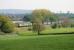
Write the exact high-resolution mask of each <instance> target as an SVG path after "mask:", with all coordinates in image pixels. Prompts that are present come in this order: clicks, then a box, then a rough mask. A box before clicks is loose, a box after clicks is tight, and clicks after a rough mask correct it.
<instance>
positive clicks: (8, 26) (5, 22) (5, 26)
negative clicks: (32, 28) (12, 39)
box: [0, 16, 15, 33]
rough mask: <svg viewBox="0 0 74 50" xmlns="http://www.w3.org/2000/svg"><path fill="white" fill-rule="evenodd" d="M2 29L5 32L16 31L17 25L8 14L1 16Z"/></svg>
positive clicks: (0, 26)
mask: <svg viewBox="0 0 74 50" xmlns="http://www.w3.org/2000/svg"><path fill="white" fill-rule="evenodd" d="M0 29H1V31H2V32H4V33H11V32H13V31H14V29H15V26H14V24H13V23H12V21H11V20H10V18H8V17H7V16H0Z"/></svg>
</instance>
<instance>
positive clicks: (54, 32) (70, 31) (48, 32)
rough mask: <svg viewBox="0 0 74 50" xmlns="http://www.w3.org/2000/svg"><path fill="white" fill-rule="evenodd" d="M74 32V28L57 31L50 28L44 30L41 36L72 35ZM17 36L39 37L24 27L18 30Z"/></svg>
mask: <svg viewBox="0 0 74 50" xmlns="http://www.w3.org/2000/svg"><path fill="white" fill-rule="evenodd" d="M72 32H74V28H69V27H68V28H56V29H52V28H50V27H46V29H45V30H43V31H42V32H41V34H44V35H46V34H49V35H50V34H51V35H52V34H68V33H69V34H70V33H72ZM17 34H19V35H22V36H25V35H32V36H33V35H37V33H35V32H33V31H28V28H25V27H23V28H18V31H17Z"/></svg>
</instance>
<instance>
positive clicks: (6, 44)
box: [0, 34, 74, 50]
mask: <svg viewBox="0 0 74 50" xmlns="http://www.w3.org/2000/svg"><path fill="white" fill-rule="evenodd" d="M0 50H74V34H71V35H70V34H68V35H42V36H14V35H3V36H2V35H0Z"/></svg>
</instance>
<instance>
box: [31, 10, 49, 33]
mask: <svg viewBox="0 0 74 50" xmlns="http://www.w3.org/2000/svg"><path fill="white" fill-rule="evenodd" d="M49 14H50V11H49V10H46V9H37V10H34V11H33V12H32V24H33V30H34V31H36V32H38V34H40V32H41V31H42V30H43V27H44V26H43V23H44V19H45V17H46V16H48V15H49Z"/></svg>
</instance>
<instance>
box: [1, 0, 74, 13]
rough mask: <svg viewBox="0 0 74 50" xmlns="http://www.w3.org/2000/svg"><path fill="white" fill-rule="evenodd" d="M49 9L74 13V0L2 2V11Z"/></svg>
mask: <svg viewBox="0 0 74 50" xmlns="http://www.w3.org/2000/svg"><path fill="white" fill-rule="evenodd" d="M43 8H45V9H49V10H51V11H52V12H59V11H63V12H67V11H71V12H73V13H74V0H0V9H25V10H33V9H43Z"/></svg>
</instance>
